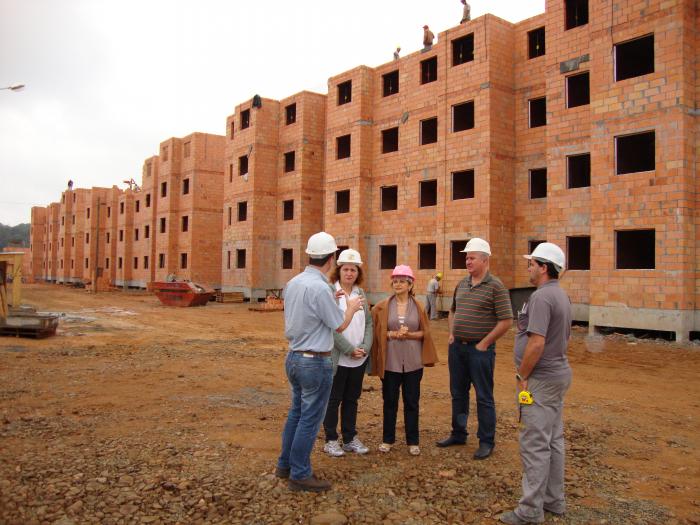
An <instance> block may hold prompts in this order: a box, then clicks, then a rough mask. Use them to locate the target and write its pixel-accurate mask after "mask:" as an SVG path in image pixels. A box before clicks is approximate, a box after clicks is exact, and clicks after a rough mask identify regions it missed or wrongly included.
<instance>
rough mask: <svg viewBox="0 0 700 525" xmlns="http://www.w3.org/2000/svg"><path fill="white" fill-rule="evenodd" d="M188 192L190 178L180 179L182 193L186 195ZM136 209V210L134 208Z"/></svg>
mask: <svg viewBox="0 0 700 525" xmlns="http://www.w3.org/2000/svg"><path fill="white" fill-rule="evenodd" d="M189 193H190V179H185V180H183V181H182V194H183V195H188V194H189ZM136 211H138V210H136Z"/></svg>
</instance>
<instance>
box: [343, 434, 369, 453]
mask: <svg viewBox="0 0 700 525" xmlns="http://www.w3.org/2000/svg"><path fill="white" fill-rule="evenodd" d="M343 450H344V451H345V452H354V453H355V454H367V452H369V449H368V448H367V447H366V446H365V445H364V444H363V443H362V441H360V440H359V439H357V436H355V437H354V438H352V441H351V442H350V443H345V444H344V445H343Z"/></svg>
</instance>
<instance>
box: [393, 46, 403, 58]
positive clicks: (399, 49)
mask: <svg viewBox="0 0 700 525" xmlns="http://www.w3.org/2000/svg"><path fill="white" fill-rule="evenodd" d="M399 53H401V46H396V51H394V60H398V59H399V58H400V56H399Z"/></svg>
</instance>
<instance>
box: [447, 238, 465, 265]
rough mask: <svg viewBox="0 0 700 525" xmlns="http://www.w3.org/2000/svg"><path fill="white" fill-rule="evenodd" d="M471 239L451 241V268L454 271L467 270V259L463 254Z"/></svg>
mask: <svg viewBox="0 0 700 525" xmlns="http://www.w3.org/2000/svg"><path fill="white" fill-rule="evenodd" d="M468 241H469V239H463V240H459V241H450V268H452V269H453V270H466V269H467V258H466V257H465V255H466V254H464V253H462V250H464V247H465V246H466V245H467V242H468Z"/></svg>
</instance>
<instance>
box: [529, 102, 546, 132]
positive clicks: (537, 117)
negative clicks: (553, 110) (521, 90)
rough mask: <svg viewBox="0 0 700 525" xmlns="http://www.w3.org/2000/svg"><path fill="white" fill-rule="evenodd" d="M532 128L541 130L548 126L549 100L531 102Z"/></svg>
mask: <svg viewBox="0 0 700 525" xmlns="http://www.w3.org/2000/svg"><path fill="white" fill-rule="evenodd" d="M529 106H530V108H529V109H530V127H531V128H539V127H540V126H546V125H547V99H546V98H545V97H542V98H533V99H532V100H530V101H529Z"/></svg>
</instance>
